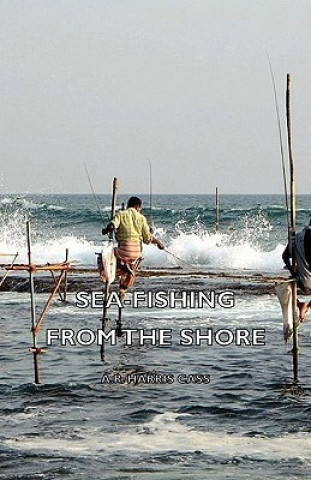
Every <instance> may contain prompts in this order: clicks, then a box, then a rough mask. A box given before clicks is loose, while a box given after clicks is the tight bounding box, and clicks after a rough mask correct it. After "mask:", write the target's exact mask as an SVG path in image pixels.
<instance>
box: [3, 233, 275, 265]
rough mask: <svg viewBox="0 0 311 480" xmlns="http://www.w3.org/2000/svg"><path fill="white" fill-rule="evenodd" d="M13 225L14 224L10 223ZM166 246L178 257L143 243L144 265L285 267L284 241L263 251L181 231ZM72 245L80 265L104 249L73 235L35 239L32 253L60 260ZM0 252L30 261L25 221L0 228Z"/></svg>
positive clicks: (219, 237)
mask: <svg viewBox="0 0 311 480" xmlns="http://www.w3.org/2000/svg"><path fill="white" fill-rule="evenodd" d="M11 227H12V226H11ZM166 245H167V250H168V251H169V252H171V253H172V254H173V255H175V256H177V257H179V258H180V259H181V261H179V260H178V259H176V257H174V256H173V255H170V254H169V253H166V252H164V251H161V250H159V249H157V248H156V247H155V246H154V245H146V246H144V253H143V256H144V259H145V260H144V264H143V265H144V266H146V267H172V266H176V265H179V266H181V267H184V268H187V265H188V266H189V267H206V268H210V269H216V270H218V269H219V270H224V271H225V270H244V269H248V270H258V271H278V270H281V269H282V267H283V264H282V252H283V250H284V245H280V244H278V245H277V246H276V247H275V248H274V249H273V250H271V251H263V250H262V249H261V248H260V247H258V246H254V245H252V244H251V243H250V242H245V243H242V242H238V243H236V244H232V243H231V244H230V243H229V241H228V237H227V236H226V235H224V234H209V233H205V234H203V235H198V234H194V233H190V234H185V233H180V234H179V235H178V236H177V237H175V238H173V239H171V240H169V241H168V242H167V243H166ZM66 248H68V249H69V256H70V259H71V260H76V261H77V262H79V263H80V264H81V265H88V266H95V265H96V255H95V253H96V252H99V251H100V250H101V248H102V247H101V245H100V243H98V244H94V242H90V241H87V240H85V239H83V238H78V237H76V236H74V235H67V236H62V237H61V238H58V239H49V240H43V239H36V238H34V240H33V246H32V255H33V261H34V262H36V263H46V262H61V261H63V260H64V258H65V250H66ZM0 252H1V253H15V252H19V257H18V263H23V262H26V261H27V248H26V244H25V233H24V225H23V224H22V228H21V226H18V227H16V226H15V227H12V228H10V226H8V225H7V226H6V228H4V229H2V231H1V232H0ZM1 261H2V262H3V263H10V261H11V257H1Z"/></svg>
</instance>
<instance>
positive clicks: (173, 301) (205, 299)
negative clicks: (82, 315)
mask: <svg viewBox="0 0 311 480" xmlns="http://www.w3.org/2000/svg"><path fill="white" fill-rule="evenodd" d="M103 297H104V295H103V292H101V291H98V292H97V291H95V292H84V291H81V292H78V293H77V294H76V300H77V302H76V306H77V307H78V308H88V307H91V308H102V307H103ZM124 305H130V306H132V308H139V307H140V306H144V307H146V308H204V307H208V308H216V306H217V305H218V306H220V307H221V308H233V307H234V306H235V298H234V293H233V292H231V291H230V290H225V291H223V292H216V291H215V290H209V291H206V292H203V291H189V290H179V291H167V290H160V291H156V292H154V291H144V290H136V291H134V292H133V293H132V294H131V296H129V298H126V299H125V300H124V301H123V302H121V300H120V298H119V296H118V293H117V292H111V293H110V295H109V296H108V300H107V308H110V307H111V306H117V307H119V308H122V307H123V306H124Z"/></svg>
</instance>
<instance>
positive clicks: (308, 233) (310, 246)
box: [282, 221, 311, 322]
mask: <svg viewBox="0 0 311 480" xmlns="http://www.w3.org/2000/svg"><path fill="white" fill-rule="evenodd" d="M294 248H295V256H296V262H297V269H296V271H294V270H293V267H292V265H291V262H290V258H292V253H291V251H290V250H291V249H290V248H289V245H287V247H286V248H285V250H284V252H283V255H282V258H283V261H284V263H285V265H286V268H287V269H288V270H289V271H290V273H291V274H292V276H293V277H295V278H296V279H297V282H298V287H299V288H300V289H301V290H302V292H303V293H306V294H307V293H309V291H310V290H311V221H310V223H309V225H308V226H307V227H305V228H304V229H303V230H301V231H300V232H298V233H296V235H295V245H294ZM310 307H311V301H309V302H300V301H299V300H298V308H299V320H300V321H301V322H303V321H304V319H305V317H306V313H307V310H308V308H310Z"/></svg>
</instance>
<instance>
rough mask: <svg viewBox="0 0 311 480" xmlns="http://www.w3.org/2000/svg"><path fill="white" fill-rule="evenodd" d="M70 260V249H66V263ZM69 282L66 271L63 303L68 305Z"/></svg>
mask: <svg viewBox="0 0 311 480" xmlns="http://www.w3.org/2000/svg"><path fill="white" fill-rule="evenodd" d="M68 260H69V248H66V260H65V261H66V263H67V262H68ZM67 282H68V271H67V270H66V271H65V278H64V283H65V285H64V295H63V302H64V303H66V302H67Z"/></svg>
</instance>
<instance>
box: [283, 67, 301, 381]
mask: <svg viewBox="0 0 311 480" xmlns="http://www.w3.org/2000/svg"><path fill="white" fill-rule="evenodd" d="M290 87H291V78H290V74H289V73H288V74H287V88H286V119H287V139H288V154H289V167H290V234H289V236H290V238H289V245H290V248H291V253H292V269H293V271H296V268H297V262H296V252H295V233H296V185H295V170H294V158H293V144H292V125H291V108H290V100H291V95H290V94H291V91H290ZM292 310H293V378H294V383H298V356H299V319H298V315H297V282H296V281H295V282H292Z"/></svg>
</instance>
